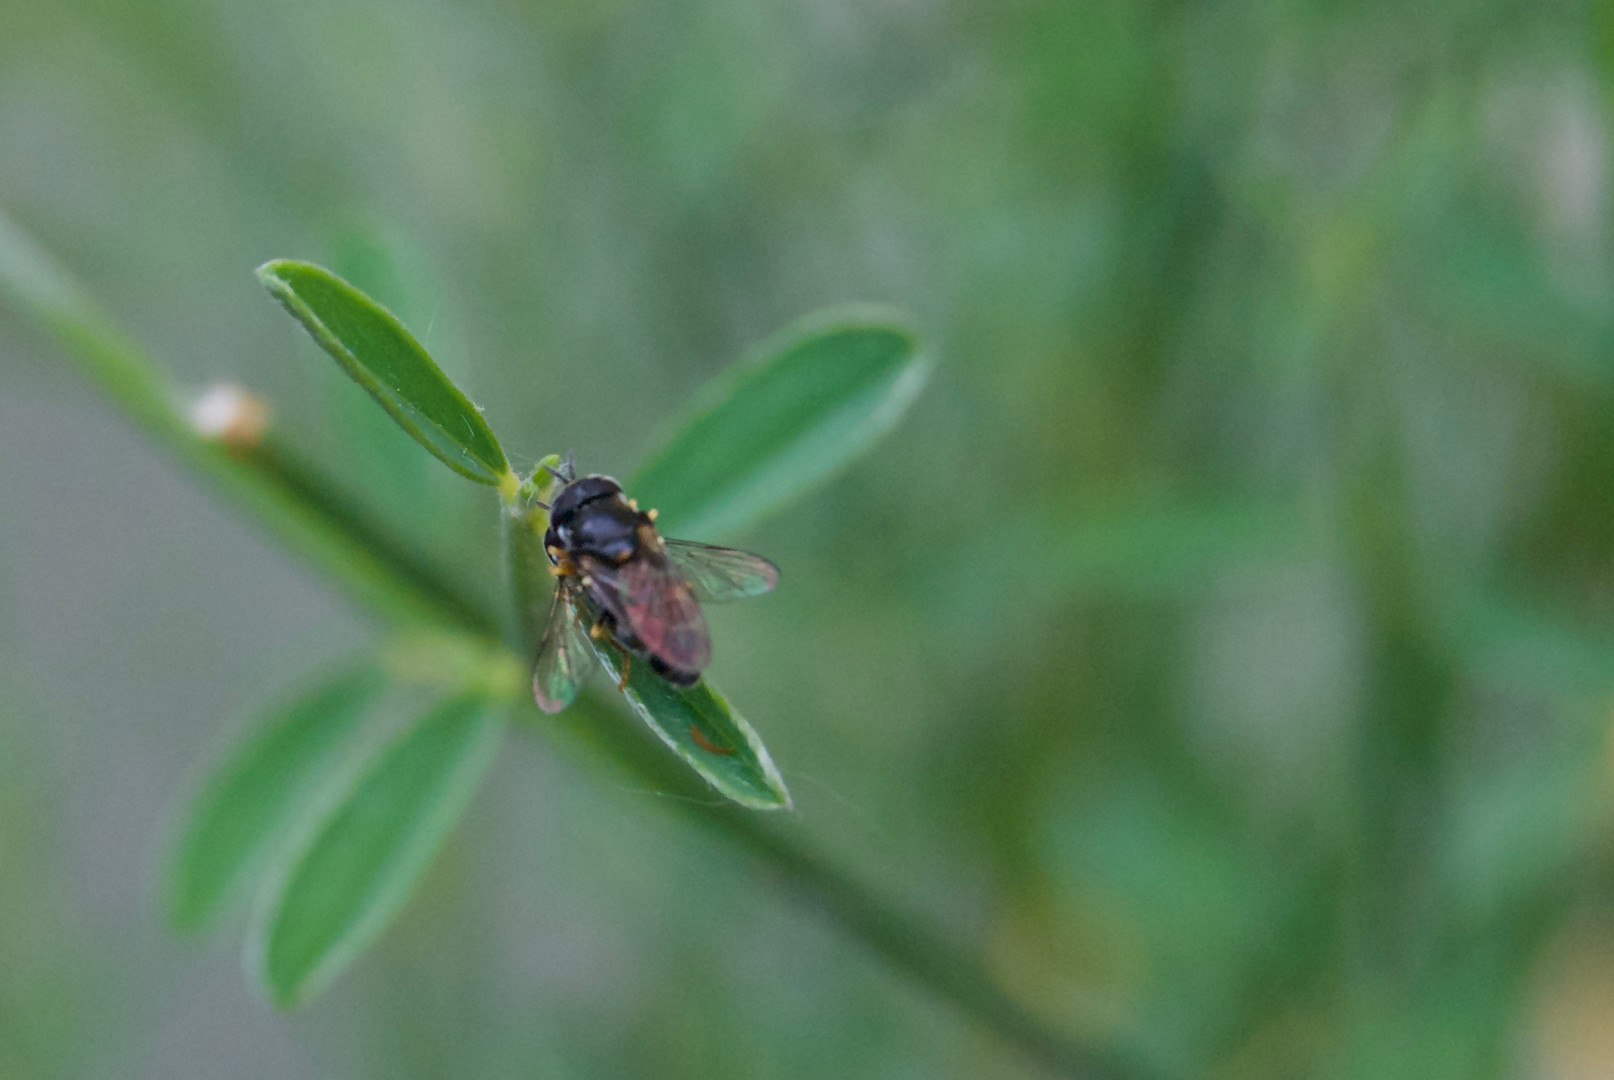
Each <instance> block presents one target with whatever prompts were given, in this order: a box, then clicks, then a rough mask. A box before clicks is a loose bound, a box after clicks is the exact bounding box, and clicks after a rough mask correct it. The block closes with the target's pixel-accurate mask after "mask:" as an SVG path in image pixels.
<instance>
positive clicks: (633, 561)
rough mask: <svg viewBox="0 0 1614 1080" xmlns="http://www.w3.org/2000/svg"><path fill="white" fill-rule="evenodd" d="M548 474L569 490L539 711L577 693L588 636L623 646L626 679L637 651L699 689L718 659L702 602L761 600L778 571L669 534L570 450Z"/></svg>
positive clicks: (551, 545) (550, 549) (547, 547)
mask: <svg viewBox="0 0 1614 1080" xmlns="http://www.w3.org/2000/svg"><path fill="white" fill-rule="evenodd" d="M546 468H547V466H546ZM549 471H550V472H552V473H553V474H554V475H555V477H556V478H557V479H558V480H560V481H561V482H562V483H563V484H564V486H563V487H562V488H561V490H560V492H559V494H557V495H556V496H555V498H554V501H553V502H552V503H551V504H550V505H549V507H548V509H549V528H548V530H547V531H546V532H545V533H544V553H545V554H546V555H547V556H548V557H549V562H550V573H552V574H553V575H554V576H555V596H554V600H553V601H551V603H550V607H549V616H548V618H546V619H545V620H544V628H543V632H542V634H541V636H540V637H539V641H538V658H537V661H536V663H535V664H534V665H533V676H532V690H533V697H534V698H536V699H537V702H538V707H539V708H540V709H543V710H544V711H545V712H550V713H554V712H559V711H560V710H562V709H564V708H565V707H566V706H567V705H569V704H571V702H572V699H573V698H575V697H576V696H577V688H578V686H579V685H580V684H581V683H582V681H583V678H584V676H585V675H586V673H587V671H588V665H589V662H590V660H591V659H592V656H591V653H592V650H591V649H590V647H589V642H588V638H589V637H592V638H594V639H595V640H605V641H609V642H611V643H612V644H614V645H616V646H617V647H618V648H620V649H621V650H622V651H623V653H624V654H625V656H624V666H623V669H622V684H623V685H626V683H627V676H628V666H627V665H629V664H631V663H632V658H633V657H634V656H639V657H643V658H644V659H645V660H646V661H647V662H648V663H649V664H650V667H651V669H652V670H654V671H655V672H656V674H658V675H660V676H661V677H662V678H663V679H666V680H667V681H668V682H669V683H671V684H673V685H674V686H693V685H695V683H696V682H698V681H699V680H700V677H701V672H702V671H704V670H705V669H706V665H707V664H709V663H710V662H711V659H712V636H711V633H710V631H708V630H707V627H706V619H705V617H704V616H703V615H702V614H701V605H702V604H716V603H722V602H724V601H727V600H739V599H742V598H744V597H747V596H760V595H762V594H763V593H765V592H768V591H769V590H771V589H772V588H773V587H774V586H775V585H777V584H779V568H778V567H777V566H775V565H774V564H773V563H771V562H769V561H768V560H767V559H764V558H763V557H762V556H760V555H753V554H752V553H750V552H749V551H740V550H738V549H736V548H728V547H717V546H715V545H712V544H699V543H695V542H694V541H691V540H671V539H666V538H663V537H662V535H661V534H660V533H659V532H658V531H657V530H656V512H655V511H654V510H640V509H639V504H638V503H636V502H635V501H634V500H632V499H630V498H628V497H627V496H626V495H624V494H623V492H622V485H620V484H618V483H617V482H616V481H615V480H613V479H612V478H611V477H609V476H585V477H582V478H581V479H579V478H578V476H577V470H576V468H575V466H573V464H572V461H571V458H570V456H569V455H568V457H567V460H566V463H565V465H564V466H562V467H561V468H560V469H550V470H549ZM585 624H587V625H588V626H589V629H588V630H587V631H585V630H584V629H583V627H584V625H585ZM714 752H721V751H716V750H714ZM730 752H732V751H730Z"/></svg>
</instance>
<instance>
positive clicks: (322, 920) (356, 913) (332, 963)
mask: <svg viewBox="0 0 1614 1080" xmlns="http://www.w3.org/2000/svg"><path fill="white" fill-rule="evenodd" d="M502 733H503V721H502V718H501V717H500V716H499V715H498V713H497V711H496V708H495V706H494V705H492V704H491V703H489V702H488V701H487V700H486V699H485V698H484V697H482V696H480V695H465V696H462V697H458V698H454V699H452V700H450V701H448V702H447V703H445V704H443V705H441V706H439V707H438V708H437V709H435V710H434V711H433V712H431V713H430V714H428V715H427V716H426V717H425V718H424V719H423V720H421V721H420V722H419V723H418V724H416V725H415V726H414V727H413V728H411V729H410V730H409V731H408V732H406V733H405V734H404V735H403V736H402V737H400V738H399V739H397V740H396V741H394V742H393V743H392V744H391V745H390V746H388V747H386V748H385V749H383V750H382V752H381V754H380V755H379V756H378V757H377V758H376V759H375V760H374V761H373V762H372V763H371V764H370V765H369V767H368V768H367V769H365V770H364V772H363V773H361V774H360V775H359V777H358V778H357V780H356V781H355V783H354V784H353V786H352V787H351V788H350V789H349V790H348V791H347V793H346V794H345V796H344V797H343V798H342V799H341V800H340V801H339V802H338V803H337V804H336V805H335V806H334V808H333V809H332V810H331V812H330V814H329V816H327V817H326V818H325V819H324V820H323V821H322V822H321V823H320V824H319V825H317V826H316V827H315V828H314V829H313V831H312V834H311V836H310V837H309V839H308V840H307V842H306V844H305V845H304V846H303V847H302V848H301V849H300V850H299V851H298V852H297V853H295V854H294V855H293V857H292V858H291V860H289V862H288V864H287V866H286V868H285V870H284V871H283V873H282V875H281V877H280V880H278V881H276V882H274V883H273V884H272V885H271V887H270V889H268V890H267V892H266V897H265V903H264V906H263V911H262V920H261V924H260V927H259V929H258V931H257V935H256V938H255V940H253V941H251V942H249V943H248V950H249V962H250V963H251V964H252V965H253V966H254V967H256V969H257V971H258V974H259V976H260V978H261V979H262V982H263V985H264V987H265V988H266V990H267V991H268V994H269V997H270V999H271V1000H272V1001H273V1002H274V1003H275V1004H276V1005H278V1006H281V1007H283V1008H284V1007H290V1006H293V1005H296V1004H298V1003H300V1002H302V1001H304V1000H306V999H307V998H308V997H309V996H311V995H312V994H314V993H315V992H317V991H318V990H319V989H320V988H321V987H323V986H324V985H325V984H326V983H327V982H328V981H329V980H330V979H331V978H332V977H333V976H335V975H336V974H337V973H338V972H339V971H340V970H341V969H342V968H344V967H345V966H346V965H347V964H348V963H349V962H350V961H351V960H352V959H353V958H354V957H355V956H356V955H357V954H358V953H359V952H360V951H361V950H362V949H363V948H364V947H365V946H366V945H368V944H369V943H370V942H371V941H373V940H374V939H375V938H376V937H377V936H378V935H379V934H380V933H381V931H382V930H384V929H385V928H386V925H387V923H388V922H389V921H390V920H391V918H392V917H393V916H394V915H395V914H396V913H397V912H398V910H399V908H401V907H402V906H403V904H404V901H406V900H407V899H408V898H409V895H410V893H411V892H412V891H413V890H414V887H415V885H416V884H417V883H418V882H419V880H420V878H421V875H422V874H424V872H425V870H426V868H427V867H428V866H429V865H430V864H431V861H432V858H433V857H434V856H435V855H436V853H437V851H438V849H439V848H440V847H441V846H442V843H443V840H444V839H445V838H446V837H447V836H448V833H449V831H450V830H451V829H452V828H453V826H454V824H455V823H456V822H457V821H458V820H459V817H460V814H461V812H462V811H463V810H464V809H465V806H466V803H468V802H469V801H470V797H471V795H472V794H473V793H474V792H475V791H476V788H477V785H478V784H479V783H480V781H481V779H482V776H483V774H484V773H485V772H486V771H487V768H488V766H489V765H490V764H491V763H492V761H493V755H494V753H495V752H496V751H497V749H498V745H499V737H500V735H501V734H502Z"/></svg>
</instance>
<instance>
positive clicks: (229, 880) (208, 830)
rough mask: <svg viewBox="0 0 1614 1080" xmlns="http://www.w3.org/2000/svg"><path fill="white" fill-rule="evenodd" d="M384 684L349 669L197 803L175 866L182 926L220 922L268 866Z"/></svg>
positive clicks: (191, 928)
mask: <svg viewBox="0 0 1614 1080" xmlns="http://www.w3.org/2000/svg"><path fill="white" fill-rule="evenodd" d="M383 683H384V678H383V676H382V674H381V672H380V671H379V670H378V669H377V668H375V667H373V666H370V665H365V666H363V667H360V668H357V669H353V670H349V671H346V672H344V673H342V674H341V675H338V676H337V677H335V678H333V679H331V680H329V681H327V682H325V683H323V684H322V685H320V686H319V687H317V688H316V689H315V690H314V691H313V692H312V693H309V694H307V695H305V696H303V697H301V698H298V699H297V700H295V701H292V702H290V703H288V704H287V705H285V706H284V707H282V708H281V709H279V710H277V711H275V712H273V713H271V714H270V715H269V716H268V717H267V718H266V719H265V721H264V722H263V723H262V724H260V725H259V726H258V728H257V729H256V730H255V731H254V732H253V733H252V735H251V736H250V737H249V738H248V739H247V740H246V742H244V743H243V744H242V745H241V746H240V747H238V748H237V749H236V751H235V752H234V753H233V754H232V755H230V757H229V758H227V759H226V761H225V762H224V763H223V765H222V766H221V767H220V768H219V769H218V770H217V771H216V772H214V773H213V775H212V777H211V778H210V779H209V780H208V782H207V783H206V785H205V786H204V787H203V788H202V791H201V794H200V795H199V796H198V797H197V799H196V802H195V804H194V807H193V809H192V811H191V814H190V817H189V819H188V821H187V822H186V824H185V828H184V831H183V832H182V833H181V834H180V837H179V839H178V842H177V844H176V845H175V849H174V854H173V861H172V862H171V864H170V866H169V872H168V885H167V902H168V904H167V906H168V913H169V919H170V921H171V922H172V923H173V925H174V927H175V928H176V929H177V930H180V931H184V932H195V931H198V930H201V929H203V928H204V927H206V926H208V925H210V924H211V923H212V922H213V921H214V920H215V919H216V918H217V917H218V915H219V914H220V913H221V912H222V911H223V910H224V908H225V907H226V906H227V905H228V903H229V902H230V901H231V900H233V899H234V898H235V897H236V896H237V895H238V893H239V892H240V890H241V888H242V887H243V886H244V885H245V884H246V883H247V879H248V878H249V876H250V875H251V873H252V871H253V870H255V869H256V868H257V867H258V866H260V865H261V864H262V861H263V859H264V857H265V856H266V855H267V854H268V851H269V849H270V848H271V847H272V846H273V844H274V843H275V841H276V840H277V839H278V838H279V837H281V836H282V835H283V834H284V832H285V830H286V829H287V828H288V827H289V825H290V824H291V821H292V819H293V818H294V816H295V815H296V814H297V812H298V811H299V808H300V805H301V804H302V803H303V802H304V801H305V800H306V797H307V795H308V794H309V792H310V791H311V790H313V788H314V787H315V786H316V785H317V783H318V782H319V781H320V780H321V779H322V778H324V777H326V776H328V775H329V773H330V771H331V767H332V765H333V764H334V763H335V759H336V757H337V751H338V750H340V749H341V748H342V746H343V745H344V744H345V743H346V742H347V739H348V736H349V735H350V734H351V733H352V731H353V729H354V726H355V725H356V724H357V722H358V720H359V717H360V716H361V715H362V713H363V711H364V707H365V706H366V705H367V704H369V702H370V701H371V700H372V699H373V698H374V697H375V695H376V693H377V691H379V690H380V688H381V687H382V685H383Z"/></svg>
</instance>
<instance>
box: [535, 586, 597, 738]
mask: <svg viewBox="0 0 1614 1080" xmlns="http://www.w3.org/2000/svg"><path fill="white" fill-rule="evenodd" d="M592 659H593V652H592V650H591V649H590V648H589V644H588V639H587V638H585V637H584V636H583V631H582V629H581V628H580V627H579V626H578V625H577V610H576V608H575V606H574V605H573V602H572V590H571V587H570V586H568V585H566V584H565V583H564V582H557V583H556V585H555V599H554V600H553V601H551V602H550V605H549V616H548V618H546V619H545V620H544V632H543V636H542V637H541V638H539V639H538V659H537V661H536V662H535V663H534V664H533V666H532V696H533V699H534V700H535V701H537V702H538V707H539V708H540V709H542V710H544V712H546V713H558V712H560V711H561V710H562V709H564V708H565V707H566V706H568V705H570V704H571V703H572V699H573V698H575V697H576V696H577V688H578V686H580V685H581V684H582V682H583V678H584V676H585V675H586V674H587V673H588V671H589V661H590V660H592Z"/></svg>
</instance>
